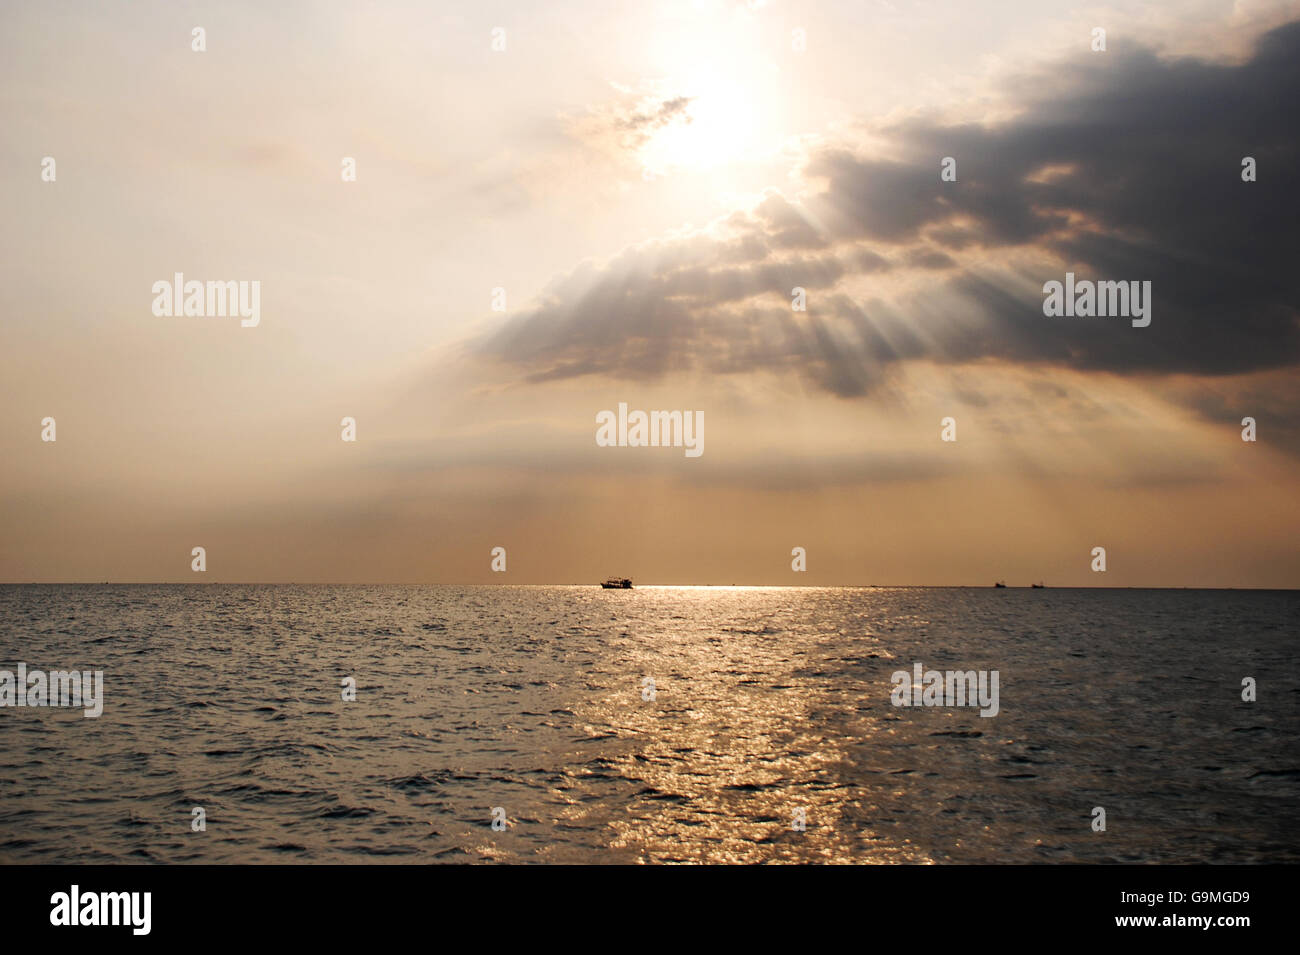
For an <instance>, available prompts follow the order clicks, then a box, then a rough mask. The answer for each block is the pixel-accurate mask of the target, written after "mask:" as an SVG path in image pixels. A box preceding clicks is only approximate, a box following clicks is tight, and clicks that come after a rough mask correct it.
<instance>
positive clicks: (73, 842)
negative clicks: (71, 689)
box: [0, 584, 1300, 864]
mask: <svg viewBox="0 0 1300 955" xmlns="http://www.w3.org/2000/svg"><path fill="white" fill-rule="evenodd" d="M1298 637H1300V592H1290V591H1243V590H1104V589H1103V590H1098V589H1086V590H1085V589H1080V590H1073V589H1057V588H1044V589H1032V590H1031V589H1019V588H1006V589H994V588H991V587H990V588H978V589H977V588H887V587H879V588H874V587H873V588H866V587H864V588H811V587H808V588H803V587H801V588H767V587H753V588H750V587H637V588H636V589H633V590H601V589H600V588H599V587H594V586H581V587H525V586H477V587H458V586H326V585H321V586H307V585H303V586H298V585H275V586H272V585H266V586H262V585H216V584H214V585H102V586H93V585H6V586H0V671H10V672H15V673H16V668H17V667H18V665H19V664H20V663H22V664H25V666H26V668H27V670H28V671H29V672H30V671H33V670H41V671H51V670H79V671H88V670H91V671H93V670H99V671H102V673H103V690H102V713H101V715H99V716H98V717H87V716H86V715H85V713H84V711H83V709H80V708H73V707H49V706H45V707H32V706H26V707H19V706H16V705H12V700H11V705H7V706H0V863H3V864H22V863H255V864H278V863H407V864H428V863H478V862H488V863H493V862H495V863H561V864H640V863H891V864H892V863H911V864H932V863H939V864H967V863H1265V862H1296V861H1300V848H1297V842H1298V839H1297V836H1298V834H1300V798H1298V797H1300V680H1298V676H1300V667H1298V666H1297V642H1298V639H1297V638H1298ZM917 664H920V665H921V667H922V672H923V673H924V672H928V671H931V670H936V671H940V672H947V671H961V672H963V673H964V672H968V671H977V672H981V673H983V674H985V675H989V674H992V673H993V672H995V671H996V673H997V687H998V705H997V712H996V714H995V715H981V712H984V711H987V709H989V708H985V710H981V709H980V708H979V707H978V706H972V705H970V701H969V700H968V701H967V702H966V704H965V705H957V703H956V702H955V701H954V700H953V699H950V698H949V697H947V696H940V697H938V698H936V699H934V700H932V702H936V703H937V704H939V705H909V706H903V705H897V703H898V699H899V697H898V692H899V689H898V688H899V687H901V686H904V685H906V686H907V688H908V692H909V695H910V691H911V690H913V689H915V690H916V691H917V693H916V700H917V702H920V701H921V700H922V694H921V693H920V692H919V691H920V690H921V689H922V687H921V686H914V683H915V681H914V679H913V675H914V673H915V668H916V665H917ZM900 673H901V674H904V675H905V677H906V678H905V679H904V678H903V677H897V678H896V677H895V674H900ZM1099 810H1100V813H1099Z"/></svg>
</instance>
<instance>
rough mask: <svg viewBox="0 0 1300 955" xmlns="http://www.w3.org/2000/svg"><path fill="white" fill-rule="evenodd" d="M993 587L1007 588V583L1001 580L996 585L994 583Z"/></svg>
mask: <svg viewBox="0 0 1300 955" xmlns="http://www.w3.org/2000/svg"><path fill="white" fill-rule="evenodd" d="M993 586H994V587H1005V586H1006V582H1005V581H1001V580H999V581H997V582H996V583H994V584H993Z"/></svg>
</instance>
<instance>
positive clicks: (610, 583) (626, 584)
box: [600, 577, 632, 590]
mask: <svg viewBox="0 0 1300 955" xmlns="http://www.w3.org/2000/svg"><path fill="white" fill-rule="evenodd" d="M600 586H601V587H602V588H603V589H605V590H631V589H632V578H631V577H611V578H609V580H607V581H605V582H604V583H602V584H601V585H600Z"/></svg>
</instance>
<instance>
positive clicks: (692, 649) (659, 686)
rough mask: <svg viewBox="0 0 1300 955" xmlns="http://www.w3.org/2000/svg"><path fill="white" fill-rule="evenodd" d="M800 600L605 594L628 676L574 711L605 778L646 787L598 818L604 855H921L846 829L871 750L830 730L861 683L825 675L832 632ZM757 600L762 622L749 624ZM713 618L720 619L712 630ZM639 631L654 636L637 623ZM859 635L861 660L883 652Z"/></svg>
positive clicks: (584, 811) (741, 590)
mask: <svg viewBox="0 0 1300 955" xmlns="http://www.w3.org/2000/svg"><path fill="white" fill-rule="evenodd" d="M807 594H808V591H807V590H804V589H801V588H789V589H787V588H770V587H769V588H758V587H647V588H640V589H638V590H636V591H633V592H628V593H611V594H609V595H607V599H609V600H620V599H621V600H625V601H627V603H626V604H625V605H623V606H622V607H620V610H622V611H624V612H625V614H626V618H625V619H624V623H625V627H624V629H622V630H620V632H619V633H618V634H617V635H616V637H615V639H613V640H611V642H610V646H609V651H610V652H611V654H612V656H611V661H612V662H614V670H615V672H618V673H620V674H623V675H624V678H623V679H621V680H620V681H619V682H618V684H616V685H607V684H600V683H598V684H597V686H596V687H593V689H594V690H595V691H596V692H595V693H594V695H593V698H592V699H591V700H590V701H589V702H588V703H587V704H586V705H584V706H582V707H580V708H579V711H578V712H579V715H580V716H581V717H582V718H583V719H584V720H585V723H584V727H583V728H584V729H585V731H586V732H587V734H588V735H589V738H590V739H591V740H593V741H601V742H605V743H607V744H608V745H605V746H602V750H603V751H604V752H605V753H606V754H607V755H605V756H604V759H605V760H606V761H607V764H608V765H607V769H608V771H609V772H613V773H616V774H618V775H620V776H622V777H624V778H625V779H628V780H632V781H635V782H636V784H637V785H638V787H640V788H639V789H638V791H637V792H636V794H635V796H634V798H633V799H632V800H631V801H630V803H629V805H628V806H627V807H626V812H625V813H624V814H623V815H621V816H619V817H615V818H613V819H609V820H607V822H608V825H609V826H610V828H612V829H613V830H614V834H613V836H612V838H611V840H610V846H611V848H614V849H619V850H627V851H628V852H631V853H635V854H636V855H637V857H638V858H642V859H644V860H646V861H651V860H653V861H679V862H733V863H742V862H770V861H813V860H822V861H827V862H847V861H860V862H861V861H880V862H904V861H907V862H916V861H929V860H928V857H927V856H926V854H925V853H924V852H921V851H919V850H917V849H915V848H913V847H912V846H910V845H907V844H906V843H904V844H894V843H893V842H892V841H891V840H890V839H889V838H886V837H884V836H882V835H880V834H879V833H876V832H873V831H871V830H870V829H869V828H867V829H863V828H861V827H860V825H859V823H858V822H857V821H856V818H860V817H863V816H865V815H868V814H869V813H870V812H871V810H872V807H871V806H870V805H869V804H868V803H867V801H866V800H865V798H864V797H865V794H864V792H863V791H862V790H860V789H859V788H857V787H855V786H854V785H853V784H852V783H851V782H850V781H849V780H848V779H847V778H846V776H845V769H846V759H847V757H848V748H849V747H850V746H852V745H854V744H858V743H862V742H865V740H863V739H861V738H858V737H853V736H845V735H841V734H838V733H828V732H827V731H826V727H827V720H828V718H830V719H832V720H835V717H836V714H837V713H838V714H841V715H840V719H842V718H843V716H845V715H847V714H846V713H843V710H844V708H845V707H846V706H848V707H850V708H852V709H856V708H857V705H858V704H857V703H855V702H854V699H853V698H854V696H855V695H857V694H858V693H861V692H863V691H865V690H866V688H865V687H862V686H860V685H858V684H857V681H853V682H852V683H848V682H846V681H845V680H844V678H843V675H842V674H833V673H831V672H829V671H827V670H826V669H825V668H824V667H823V662H824V660H823V657H822V653H823V646H822V644H823V641H824V639H825V638H826V637H827V636H828V634H826V633H824V632H823V631H822V630H821V628H820V625H819V622H818V621H815V620H811V619H809V618H808V616H807V613H806V610H807V604H806V601H807ZM829 594H830V592H828V596H829ZM783 595H784V597H785V599H783ZM756 601H758V602H759V604H760V605H761V606H762V607H763V612H762V613H760V614H758V615H757V616H756V617H754V618H753V619H749V614H748V611H752V610H753V608H754V606H755V602H756ZM720 618H721V619H723V620H726V621H730V622H729V623H727V624H725V625H723V626H721V627H719V626H718V621H719V619H720ZM649 621H657V622H658V623H657V626H651V627H645V628H642V627H641V626H640V625H639V624H641V623H646V622H649ZM740 621H747V622H740ZM855 638H856V639H855V643H856V646H855V647H854V648H853V651H854V653H855V654H861V655H866V656H868V657H879V656H881V655H882V650H881V648H880V646H879V644H878V642H877V641H875V640H874V639H873V638H871V637H870V636H868V635H867V634H865V633H860V634H856V635H855ZM628 674H632V675H636V676H637V678H636V679H635V680H628V679H626V675H628ZM647 679H652V680H653V681H654V684H653V688H651V687H650V686H649V685H648V684H647V683H646V680H647ZM648 697H652V698H648ZM836 722H838V720H836ZM587 765H588V766H589V764H587ZM571 771H574V772H576V773H578V774H581V772H582V769H581V768H580V767H574V768H573V769H572V770H571ZM588 771H593V770H591V769H588ZM602 771H603V770H602ZM800 810H802V812H799V811H800ZM591 812H592V811H591V810H589V809H588V808H586V807H584V806H583V805H582V804H581V803H579V804H577V805H574V806H573V807H571V809H570V810H569V811H568V812H567V813H566V817H567V818H569V819H570V820H571V821H573V822H574V823H580V822H582V821H584V820H586V818H587V817H588V816H589V815H590V814H591ZM596 812H597V814H599V815H605V814H606V811H605V810H604V809H603V808H602V809H600V810H596ZM850 817H854V818H850ZM800 823H802V828H799V824H800Z"/></svg>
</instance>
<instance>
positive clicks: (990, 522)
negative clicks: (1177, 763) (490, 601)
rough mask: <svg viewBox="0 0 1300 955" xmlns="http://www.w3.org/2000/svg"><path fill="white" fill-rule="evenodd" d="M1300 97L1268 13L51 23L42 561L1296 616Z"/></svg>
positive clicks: (534, 13) (45, 100) (80, 13)
mask: <svg viewBox="0 0 1300 955" xmlns="http://www.w3.org/2000/svg"><path fill="white" fill-rule="evenodd" d="M196 27H201V28H202V29H203V31H204V40H205V43H206V50H205V51H203V52H195V51H194V50H193V49H192V44H193V42H194V40H193V35H192V31H193V30H194V28H196ZM1095 27H1102V28H1104V29H1105V30H1106V50H1105V51H1104V52H1098V51H1094V50H1093V49H1092V45H1093V35H1092V31H1093V29H1094V28H1095ZM498 28H499V29H500V30H503V31H504V33H503V34H501V33H497V34H495V36H494V30H497V29H498ZM502 37H503V38H504V50H496V49H493V45H494V39H496V41H497V45H498V46H499V45H500V39H501V38H502ZM801 41H802V43H803V48H802V49H801V48H800V42H801ZM1298 96H1300V4H1296V3H1281V2H1262V0H1261V2H1237V3H1228V2H1209V0H1186V2H1177V3H1168V2H1160V3H1134V2H1119V3H1111V4H1104V5H1096V6H1087V5H1082V6H1080V5H1061V4H1044V3H1041V2H1002V3H980V4H972V3H966V2H952V3H941V2H932V3H907V2H902V0H900V2H894V3H886V2H874V3H873V2H864V0H856V2H850V3H842V4H841V3H829V2H819V3H789V2H782V0H769V2H749V3H746V2H721V0H718V2H711V0H710V2H646V3H635V4H633V3H626V4H624V3H616V4H611V3H607V2H605V3H595V2H593V3H581V2H555V3H546V4H539V3H522V2H513V3H456V4H452V3H434V2H428V0H421V2H411V3H382V2H379V3H366V4H361V3H322V2H311V3H307V2H303V3H277V4H262V3H242V2H229V0H223V2H221V3H176V2H167V3H129V4H127V3H121V4H117V3H114V4H103V3H42V4H29V5H18V4H7V5H5V6H4V7H3V8H2V9H0V121H2V122H3V133H2V134H0V180H2V181H3V192H4V200H5V202H4V209H5V216H4V227H3V229H2V230H0V243H2V245H0V252H2V253H3V254H2V255H0V270H3V272H2V275H3V281H0V316H2V319H0V454H2V455H3V462H4V464H3V469H2V470H0V580H5V581H28V580H37V581H61V580H92V581H101V580H114V581H186V582H191V581H199V580H202V581H343V582H388V581H392V582H498V583H546V582H554V583H567V582H581V583H589V582H594V581H595V580H597V579H600V578H603V577H605V576H608V575H611V574H618V575H630V576H633V577H635V578H636V579H637V580H638V581H639V582H645V583H651V582H657V583H723V584H726V583H768V584H871V583H876V584H962V583H968V584H981V585H985V584H989V583H991V582H992V581H993V580H994V579H996V578H1005V579H1007V581H1008V582H1009V583H1013V584H1017V583H1018V584H1026V583H1028V582H1029V581H1031V580H1039V579H1042V580H1045V581H1046V582H1047V583H1048V584H1056V585H1061V586H1066V585H1079V586H1146V585H1150V586H1183V585H1186V586H1239V587H1251V586H1253V587H1296V586H1300V548H1298V547H1297V545H1296V541H1297V539H1298V532H1300V506H1298V505H1297V495H1296V489H1297V478H1300V386H1298V385H1297V377H1296V366H1297V364H1298V363H1300V322H1298V316H1297V307H1298V306H1297V303H1300V269H1298V268H1297V267H1296V262H1297V259H1298V256H1300V240H1298V239H1297V234H1298V233H1297V229H1296V221H1295V213H1296V208H1297V203H1296V196H1297V192H1296V186H1295V181H1296V180H1295V177H1296V174H1297V172H1298V171H1300V168H1298V166H1300V164H1298V162H1297V160H1298V159H1300V140H1298V138H1297V136H1298V127H1297V124H1296V122H1295V119H1294V110H1295V103H1296V101H1297V97H1298ZM1246 156H1251V157H1254V158H1255V160H1256V162H1257V170H1258V171H1257V181H1255V182H1243V181H1242V177H1241V169H1242V166H1241V162H1242V158H1243V157H1246ZM46 157H52V158H53V159H54V160H55V169H56V175H55V179H54V181H52V182H51V181H45V180H44V179H43V176H42V172H43V160H44V159H45V158H46ZM344 157H351V158H353V159H355V163H356V181H355V182H349V181H344V180H343V177H342V175H341V169H342V163H343V158H344ZM944 157H953V158H954V159H955V160H956V181H951V182H947V181H942V180H941V177H940V169H941V160H942V159H943V158H944ZM178 272H180V273H184V275H185V278H186V279H197V280H199V281H207V280H214V281H215V280H220V281H250V282H251V281H257V282H259V283H260V295H261V299H260V324H258V325H257V326H256V327H248V328H246V327H241V324H240V321H239V318H238V317H221V316H216V317H198V316H179V317H168V316H163V317H159V316H157V315H155V314H154V310H153V308H152V306H153V303H154V298H155V295H154V292H153V291H152V288H153V285H154V283H155V282H157V281H160V280H163V281H171V279H172V276H173V275H174V274H175V273H178ZM1066 272H1073V273H1075V274H1076V275H1077V276H1078V277H1079V278H1080V279H1101V280H1106V279H1109V280H1125V281H1149V282H1151V284H1152V298H1151V305H1152V309H1151V319H1152V320H1151V324H1150V325H1149V326H1148V327H1145V328H1136V327H1132V325H1131V324H1130V322H1129V320H1128V319H1127V318H1114V317H1109V318H1097V317H1093V318H1059V317H1047V316H1045V315H1044V313H1043V291H1042V289H1043V285H1044V283H1045V282H1048V281H1053V280H1055V281H1063V280H1064V277H1065V273H1066ZM796 286H797V287H800V288H803V289H805V290H806V301H807V310H806V311H795V310H793V309H792V307H791V298H792V293H791V290H792V288H794V287H796ZM496 289H503V290H504V300H505V311H504V312H501V311H494V309H493V304H494V290H496ZM500 298H501V297H500V295H497V297H496V299H495V301H496V302H498V303H499V302H500ZM619 402H626V403H628V404H629V405H630V406H631V407H632V408H633V409H643V410H657V409H663V410H673V409H677V410H696V411H701V412H703V416H704V422H705V424H704V453H703V454H702V455H700V456H699V457H688V456H686V455H685V454H684V453H683V451H682V449H680V448H626V447H624V448H611V447H598V446H597V444H596V440H595V434H596V415H597V413H598V412H600V411H602V410H606V409H611V410H612V409H616V408H617V406H618V404H619ZM47 416H49V417H53V418H55V419H56V422H57V440H56V441H54V442H47V441H42V439H41V436H42V424H41V422H42V419H44V418H46V417H47ZM345 416H351V417H353V418H355V419H356V422H357V440H356V441H355V442H345V441H343V440H342V439H341V430H342V429H341V426H340V423H341V419H342V418H344V417H345ZM1246 416H1251V417H1253V418H1255V419H1256V421H1257V428H1258V440H1257V441H1256V442H1253V443H1250V442H1245V441H1243V440H1242V438H1241V431H1242V426H1241V420H1242V418H1243V417H1246ZM945 417H952V418H954V419H955V420H956V436H957V440H956V441H953V442H945V441H942V440H941V434H940V432H941V424H940V422H941V419H943V418H945ZM196 546H203V547H204V548H206V552H207V571H206V572H205V573H203V574H197V573H194V572H192V571H191V569H190V568H191V549H192V548H193V547H196ZM496 546H501V547H505V548H506V551H507V572H506V573H504V574H501V573H493V572H492V571H491V569H490V561H491V557H490V552H491V550H492V548H493V547H496ZM796 546H799V547H803V548H806V551H807V568H808V569H807V572H806V573H794V572H793V571H792V570H791V549H792V548H793V547H796ZM1098 546H1101V547H1105V548H1106V553H1107V572H1106V573H1105V574H1099V573H1094V572H1092V571H1091V570H1090V565H1091V563H1092V553H1091V552H1092V549H1093V548H1094V547H1098Z"/></svg>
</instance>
